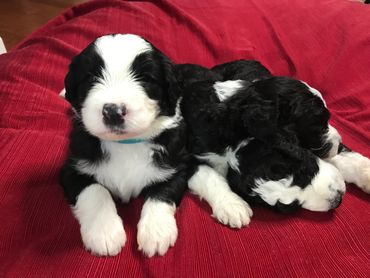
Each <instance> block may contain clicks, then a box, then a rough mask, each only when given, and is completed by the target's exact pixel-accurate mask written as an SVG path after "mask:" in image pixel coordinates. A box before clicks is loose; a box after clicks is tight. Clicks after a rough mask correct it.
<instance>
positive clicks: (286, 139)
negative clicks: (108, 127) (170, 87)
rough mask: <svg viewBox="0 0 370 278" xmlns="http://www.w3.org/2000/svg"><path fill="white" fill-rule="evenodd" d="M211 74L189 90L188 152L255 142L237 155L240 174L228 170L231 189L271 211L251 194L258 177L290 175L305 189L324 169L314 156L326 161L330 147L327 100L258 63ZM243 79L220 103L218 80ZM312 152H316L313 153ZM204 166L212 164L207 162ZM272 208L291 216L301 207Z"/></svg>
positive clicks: (218, 151)
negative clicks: (234, 91)
mask: <svg viewBox="0 0 370 278" xmlns="http://www.w3.org/2000/svg"><path fill="white" fill-rule="evenodd" d="M196 70H197V71H198V69H196ZM207 74H208V75H211V78H210V80H211V81H205V80H204V79H202V78H201V79H200V80H193V82H189V83H187V84H186V86H185V88H184V97H183V102H182V111H183V115H184V119H185V122H186V124H187V126H188V134H189V141H188V149H189V151H190V152H191V153H192V154H195V155H198V156H199V155H202V154H206V153H215V154H218V155H221V156H222V155H223V154H224V152H225V150H226V148H231V149H236V148H237V146H238V144H239V143H240V142H241V141H242V140H244V139H250V140H251V141H250V143H249V144H248V145H247V146H245V147H243V148H241V149H240V150H239V151H238V152H237V154H236V156H237V159H238V161H239V170H240V171H235V170H233V169H232V167H229V172H228V176H227V179H228V182H229V183H230V187H231V188H232V190H233V191H235V192H236V193H237V194H239V195H240V196H242V197H243V198H244V199H245V200H247V201H251V202H255V203H259V204H263V205H267V206H269V207H271V206H270V205H269V204H267V203H266V202H265V201H264V200H262V199H261V198H260V197H259V196H258V195H256V194H254V193H253V192H252V188H254V187H255V186H256V184H255V180H256V179H258V178H262V179H264V180H280V179H283V178H286V177H287V176H289V175H291V176H293V183H294V184H295V185H297V186H299V187H301V188H304V187H306V186H307V185H308V184H309V183H310V181H311V180H312V179H313V177H314V176H315V175H316V174H317V172H318V170H319V168H318V164H317V157H316V156H315V154H316V155H319V156H322V157H324V156H325V155H326V152H327V151H328V148H330V146H327V145H326V144H324V142H323V140H322V139H323V138H324V134H325V133H326V132H327V128H328V120H329V116H330V114H329V111H328V110H327V109H326V107H325V105H324V103H323V101H322V100H321V99H320V98H319V97H318V96H316V95H314V94H312V93H311V92H310V91H309V90H308V88H307V86H306V85H304V84H303V83H301V82H300V81H297V80H294V79H292V78H288V77H273V76H272V75H271V74H270V72H269V71H268V70H267V69H266V68H265V67H263V66H262V65H261V64H260V63H259V62H257V61H243V60H241V61H236V62H230V63H226V64H222V65H218V66H215V67H214V68H213V69H212V70H211V71H210V72H208V73H207ZM203 76H205V74H203ZM220 76H221V77H220ZM238 79H242V80H244V83H242V84H243V87H242V88H241V89H239V90H238V91H237V92H236V93H235V94H234V95H233V96H231V97H229V98H228V99H226V100H224V101H223V102H221V101H220V100H219V99H218V97H217V96H216V94H215V92H214V91H215V90H214V88H213V85H214V82H215V81H227V80H238ZM312 148H314V149H315V151H313V152H314V153H315V154H314V153H312V152H311V151H309V149H312ZM199 163H200V164H202V163H205V164H209V162H208V161H206V160H202V159H200V160H199ZM272 207H273V208H274V209H276V210H279V211H282V212H290V211H294V210H296V209H298V208H300V207H301V204H299V202H298V201H297V200H296V201H293V202H292V203H290V204H283V203H280V202H277V203H276V204H275V205H274V206H272Z"/></svg>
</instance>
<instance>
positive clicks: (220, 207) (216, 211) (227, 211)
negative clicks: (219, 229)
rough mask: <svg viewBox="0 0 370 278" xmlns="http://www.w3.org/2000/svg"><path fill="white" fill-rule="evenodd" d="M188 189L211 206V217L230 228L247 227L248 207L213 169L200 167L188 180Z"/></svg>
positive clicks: (250, 215) (249, 214) (250, 212)
mask: <svg viewBox="0 0 370 278" xmlns="http://www.w3.org/2000/svg"><path fill="white" fill-rule="evenodd" d="M188 184H189V188H190V189H191V190H192V192H193V193H195V194H197V195H198V196H199V197H200V198H201V199H205V200H206V201H207V202H208V204H209V205H210V206H211V208H212V211H213V216H214V217H215V218H216V219H217V220H218V221H220V222H221V223H223V224H225V225H229V226H230V227H232V228H241V227H242V226H245V225H248V224H249V222H250V218H251V217H252V214H253V213H252V210H251V208H250V207H249V205H248V204H247V203H246V202H245V201H244V200H243V199H242V198H240V197H239V196H238V195H236V194H235V193H234V192H232V191H231V189H230V187H229V185H228V184H227V182H226V180H225V178H224V177H223V176H221V175H220V174H219V173H217V172H216V171H215V170H214V169H213V168H211V167H209V166H206V165H201V166H199V168H198V170H197V172H196V173H195V174H194V175H193V176H192V177H191V179H190V180H189V183H188Z"/></svg>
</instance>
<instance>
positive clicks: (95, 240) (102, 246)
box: [81, 214, 126, 256]
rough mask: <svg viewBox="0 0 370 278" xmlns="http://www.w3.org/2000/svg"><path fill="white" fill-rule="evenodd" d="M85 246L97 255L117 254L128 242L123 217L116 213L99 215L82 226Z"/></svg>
mask: <svg viewBox="0 0 370 278" xmlns="http://www.w3.org/2000/svg"><path fill="white" fill-rule="evenodd" d="M81 236H82V241H83V243H84V245H85V248H86V249H87V250H89V251H91V253H93V254H94V255H97V256H114V255H117V254H118V253H119V252H120V251H121V249H122V247H123V246H124V245H125V242H126V234H125V231H124V229H123V224H122V220H121V218H120V217H119V216H118V215H117V214H116V215H114V214H112V215H109V216H106V215H105V216H104V217H103V216H98V217H97V218H96V219H94V221H93V222H92V223H84V225H82V226H81Z"/></svg>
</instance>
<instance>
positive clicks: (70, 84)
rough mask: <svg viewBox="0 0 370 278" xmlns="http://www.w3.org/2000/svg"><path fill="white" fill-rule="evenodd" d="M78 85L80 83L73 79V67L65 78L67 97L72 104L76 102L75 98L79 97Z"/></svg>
mask: <svg viewBox="0 0 370 278" xmlns="http://www.w3.org/2000/svg"><path fill="white" fill-rule="evenodd" d="M70 68H71V67H70ZM77 86H78V84H76V82H75V80H73V77H72V73H71V69H70V70H69V71H68V73H67V75H66V77H65V78H64V88H65V99H66V100H67V101H68V102H69V103H70V104H71V105H72V106H73V105H74V104H75V100H76V99H77Z"/></svg>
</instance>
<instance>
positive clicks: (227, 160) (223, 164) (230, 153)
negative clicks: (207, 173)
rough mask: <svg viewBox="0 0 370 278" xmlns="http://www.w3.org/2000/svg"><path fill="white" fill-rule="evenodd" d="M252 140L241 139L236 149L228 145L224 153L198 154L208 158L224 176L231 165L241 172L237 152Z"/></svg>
mask: <svg viewBox="0 0 370 278" xmlns="http://www.w3.org/2000/svg"><path fill="white" fill-rule="evenodd" d="M250 140H251V139H247V140H243V141H241V142H240V143H239V144H238V146H237V147H236V148H235V149H234V150H233V149H232V148H231V147H227V148H226V149H225V152H224V153H223V154H222V155H219V154H216V153H205V154H202V155H197V158H198V159H201V160H206V161H207V162H208V163H210V164H211V165H212V167H213V168H214V169H215V170H216V171H217V172H218V173H220V174H221V175H222V176H223V177H226V175H227V172H228V168H229V166H230V167H231V168H232V169H233V170H234V171H237V172H240V171H239V161H238V159H237V158H236V153H237V152H238V150H239V149H240V148H243V147H244V146H246V145H247V144H248V143H249V142H250Z"/></svg>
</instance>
